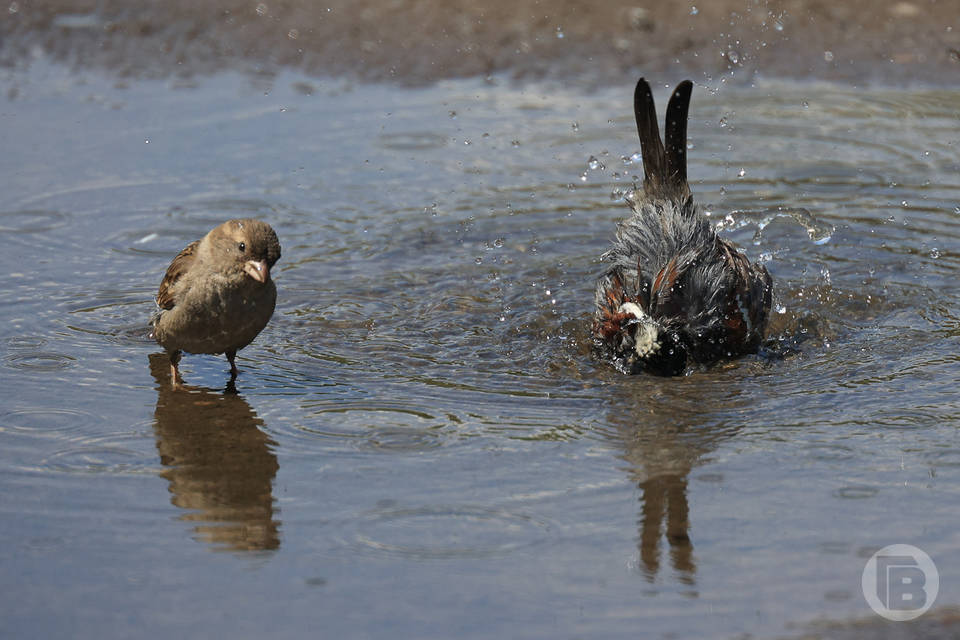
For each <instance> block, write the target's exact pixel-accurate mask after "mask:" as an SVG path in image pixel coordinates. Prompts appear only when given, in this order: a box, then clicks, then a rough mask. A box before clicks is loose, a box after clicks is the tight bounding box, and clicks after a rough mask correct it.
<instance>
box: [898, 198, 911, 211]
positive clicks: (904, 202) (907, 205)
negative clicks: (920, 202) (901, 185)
mask: <svg viewBox="0 0 960 640" xmlns="http://www.w3.org/2000/svg"><path fill="white" fill-rule="evenodd" d="M900 206H901V207H903V208H904V209H906V208H907V207H909V206H910V203H909V202H907V201H906V200H901V201H900Z"/></svg>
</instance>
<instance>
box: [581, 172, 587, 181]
mask: <svg viewBox="0 0 960 640" xmlns="http://www.w3.org/2000/svg"><path fill="white" fill-rule="evenodd" d="M586 181H587V172H586V171H584V172H583V173H581V174H580V182H586Z"/></svg>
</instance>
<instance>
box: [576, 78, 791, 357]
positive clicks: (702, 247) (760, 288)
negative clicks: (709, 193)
mask: <svg viewBox="0 0 960 640" xmlns="http://www.w3.org/2000/svg"><path fill="white" fill-rule="evenodd" d="M692 89H693V84H692V83H691V82H690V81H689V80H685V81H683V82H681V83H680V84H679V85H678V86H677V88H676V90H675V91H674V92H673V95H672V96H671V97H670V102H669V103H668V104H667V117H666V123H665V130H664V133H665V141H661V139H660V131H659V129H658V126H657V114H656V108H655V106H654V103H653V93H652V92H651V91H650V85H649V84H647V82H646V80H644V79H643V78H641V79H640V81H639V82H638V83H637V87H636V90H635V92H634V96H633V108H634V113H635V115H636V118H637V131H638V133H639V134H640V150H641V155H642V157H643V193H639V192H637V191H632V192H631V193H630V194H628V196H627V202H628V203H629V205H630V208H631V209H633V215H632V216H631V217H630V218H629V219H628V220H626V221H624V222H623V223H621V224H620V226H619V228H618V229H617V233H616V238H615V239H614V241H613V248H612V249H611V250H610V251H608V252H607V253H606V254H604V259H605V260H607V261H609V262H612V263H613V264H612V266H610V268H609V269H607V271H606V272H605V273H604V274H603V275H602V276H601V277H600V278H599V280H598V281H597V288H596V314H595V319H594V324H593V339H594V344H595V346H596V347H597V349H598V351H600V353H601V355H602V356H604V357H607V358H610V359H612V360H613V362H614V364H615V365H616V366H617V368H618V369H620V370H621V371H623V372H626V373H638V372H640V371H649V372H650V373H654V374H658V375H677V374H680V373H683V372H684V371H685V370H686V368H687V367H688V366H689V365H695V364H709V363H711V362H715V361H717V360H720V359H724V358H733V357H736V356H739V355H743V354H747V353H755V352H756V351H757V349H758V348H759V347H760V342H761V340H762V339H763V334H764V330H765V328H766V325H767V318H768V316H769V313H770V298H771V290H772V287H773V283H772V280H771V278H770V274H769V273H767V270H766V268H765V267H764V266H763V265H760V264H751V263H750V261H749V260H748V259H747V258H746V256H744V255H743V254H742V253H740V252H739V251H738V250H737V248H736V247H735V246H734V245H732V244H731V243H729V242H727V241H726V240H723V239H721V238H719V237H718V236H717V234H716V231H714V229H713V227H712V226H711V225H710V222H709V221H708V220H707V218H706V217H705V216H704V214H703V211H702V209H701V207H700V205H698V204H697V203H695V202H694V200H693V196H692V195H691V194H690V186H689V185H688V184H687V112H688V109H689V106H690V92H691V90H692Z"/></svg>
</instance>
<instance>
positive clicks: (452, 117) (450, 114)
mask: <svg viewBox="0 0 960 640" xmlns="http://www.w3.org/2000/svg"><path fill="white" fill-rule="evenodd" d="M447 115H449V116H450V119H451V120H456V119H457V112H456V111H450V113H449V114H447Z"/></svg>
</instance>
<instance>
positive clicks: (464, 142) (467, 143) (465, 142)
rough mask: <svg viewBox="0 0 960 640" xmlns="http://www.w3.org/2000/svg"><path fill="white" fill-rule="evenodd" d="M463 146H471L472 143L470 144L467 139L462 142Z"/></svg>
mask: <svg viewBox="0 0 960 640" xmlns="http://www.w3.org/2000/svg"><path fill="white" fill-rule="evenodd" d="M463 144H465V145H468V146H469V145H470V144H472V143H471V142H470V138H467V139H466V140H464V141H463Z"/></svg>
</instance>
